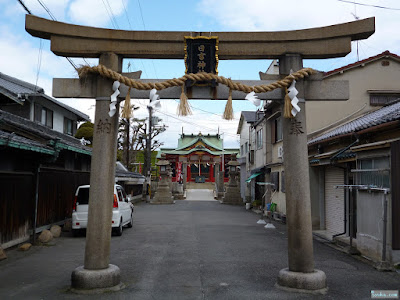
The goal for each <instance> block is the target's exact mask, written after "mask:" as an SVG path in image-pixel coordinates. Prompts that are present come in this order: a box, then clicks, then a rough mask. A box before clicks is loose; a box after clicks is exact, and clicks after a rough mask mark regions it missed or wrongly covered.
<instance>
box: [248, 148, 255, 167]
mask: <svg viewBox="0 0 400 300" xmlns="http://www.w3.org/2000/svg"><path fill="white" fill-rule="evenodd" d="M249 163H250V164H254V150H250V151H249Z"/></svg>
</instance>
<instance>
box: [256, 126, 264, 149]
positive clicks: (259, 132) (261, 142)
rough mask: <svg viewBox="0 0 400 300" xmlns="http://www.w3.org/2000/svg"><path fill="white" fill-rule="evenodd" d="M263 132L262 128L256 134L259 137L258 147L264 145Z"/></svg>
mask: <svg viewBox="0 0 400 300" xmlns="http://www.w3.org/2000/svg"><path fill="white" fill-rule="evenodd" d="M262 132H263V130H262V128H261V129H260V130H259V131H257V136H256V139H257V149H261V148H262V146H263V138H262Z"/></svg>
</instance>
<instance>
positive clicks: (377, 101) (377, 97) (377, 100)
mask: <svg viewBox="0 0 400 300" xmlns="http://www.w3.org/2000/svg"><path fill="white" fill-rule="evenodd" d="M399 98H400V94H388V93H381V94H377V93H371V94H370V95H369V103H370V104H371V105H372V106H380V105H385V104H387V103H389V102H391V101H394V100H397V99H399Z"/></svg>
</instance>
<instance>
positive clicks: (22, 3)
mask: <svg viewBox="0 0 400 300" xmlns="http://www.w3.org/2000/svg"><path fill="white" fill-rule="evenodd" d="M18 2H19V3H20V4H21V5H22V7H23V8H24V9H25V11H26V12H27V13H28V14H30V15H31V14H32V13H31V11H30V10H29V9H28V8H27V7H26V5H25V3H24V2H23V1H22V0H18Z"/></svg>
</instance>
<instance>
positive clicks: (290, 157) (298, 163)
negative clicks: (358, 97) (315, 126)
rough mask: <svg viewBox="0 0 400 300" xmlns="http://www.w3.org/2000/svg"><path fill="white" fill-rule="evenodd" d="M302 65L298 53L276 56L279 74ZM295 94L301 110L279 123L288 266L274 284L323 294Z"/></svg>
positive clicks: (301, 97) (303, 121)
mask: <svg viewBox="0 0 400 300" xmlns="http://www.w3.org/2000/svg"><path fill="white" fill-rule="evenodd" d="M302 68H303V61H302V57H301V56H300V55H297V54H287V55H285V56H282V57H281V58H280V59H279V73H280V75H285V76H286V75H288V74H290V71H291V70H292V71H293V72H296V71H298V70H300V69H302ZM302 83H303V81H301V82H299V83H298V84H297V87H298V86H299V85H301V84H302ZM300 90H302V91H304V89H301V88H300ZM297 97H298V98H299V100H300V102H299V106H300V108H301V111H300V112H299V113H298V114H297V115H296V117H295V118H292V119H286V118H284V119H283V124H282V125H283V148H284V149H285V151H284V154H283V162H284V166H285V176H286V177H285V180H286V215H287V231H288V258H289V268H286V269H282V270H281V271H280V272H279V275H278V283H277V286H278V287H280V288H283V289H289V290H291V289H294V290H296V291H299V290H303V291H314V292H322V293H323V292H325V291H326V289H327V285H326V275H325V273H324V272H322V271H320V270H316V269H314V256H313V240H312V223H311V199H310V181H309V166H308V149H307V132H306V128H307V127H306V115H305V111H306V110H305V101H304V95H302V94H301V93H299V94H298V95H297ZM282 111H283V105H282Z"/></svg>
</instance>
